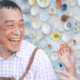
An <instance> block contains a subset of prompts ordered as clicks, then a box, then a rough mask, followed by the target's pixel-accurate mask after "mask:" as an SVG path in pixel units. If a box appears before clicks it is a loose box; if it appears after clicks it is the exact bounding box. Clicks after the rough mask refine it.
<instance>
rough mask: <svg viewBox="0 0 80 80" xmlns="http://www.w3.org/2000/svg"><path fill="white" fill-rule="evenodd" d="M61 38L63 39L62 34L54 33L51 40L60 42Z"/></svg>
mask: <svg viewBox="0 0 80 80" xmlns="http://www.w3.org/2000/svg"><path fill="white" fill-rule="evenodd" d="M60 37H61V34H60V32H57V31H56V32H54V33H52V34H51V38H52V39H53V40H54V41H58V40H59V39H60Z"/></svg>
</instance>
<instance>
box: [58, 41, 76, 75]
mask: <svg viewBox="0 0 80 80" xmlns="http://www.w3.org/2000/svg"><path fill="white" fill-rule="evenodd" d="M59 47H60V49H59V50H58V51H57V53H58V56H59V58H60V59H61V61H62V63H63V64H64V66H65V67H66V69H67V71H68V72H69V73H71V72H72V71H71V70H73V67H74V68H75V54H74V50H73V48H72V47H69V45H68V43H67V42H66V43H61V44H60V46H59ZM74 70H75V69H74ZM74 73H75V71H74ZM74 76H75V75H74Z"/></svg>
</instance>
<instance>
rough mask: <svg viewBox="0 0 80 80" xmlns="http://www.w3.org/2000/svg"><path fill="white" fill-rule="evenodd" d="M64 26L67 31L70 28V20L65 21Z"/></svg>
mask: <svg viewBox="0 0 80 80" xmlns="http://www.w3.org/2000/svg"><path fill="white" fill-rule="evenodd" d="M64 28H65V30H67V31H69V30H71V29H72V24H71V23H70V22H66V23H65V24H64Z"/></svg>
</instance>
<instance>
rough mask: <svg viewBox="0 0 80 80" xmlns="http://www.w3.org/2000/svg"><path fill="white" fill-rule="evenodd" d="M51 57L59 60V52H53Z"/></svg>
mask: <svg viewBox="0 0 80 80" xmlns="http://www.w3.org/2000/svg"><path fill="white" fill-rule="evenodd" d="M51 59H52V60H53V61H57V60H58V55H57V52H53V53H52V54H51Z"/></svg>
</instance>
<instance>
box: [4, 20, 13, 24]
mask: <svg viewBox="0 0 80 80" xmlns="http://www.w3.org/2000/svg"><path fill="white" fill-rule="evenodd" d="M7 22H13V20H6V21H5V23H7Z"/></svg>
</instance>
